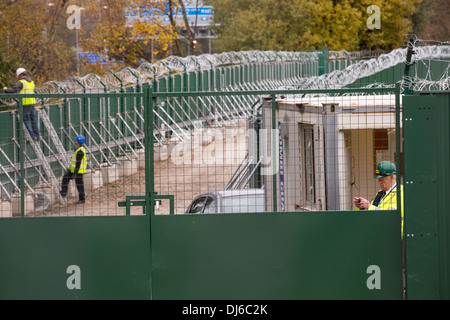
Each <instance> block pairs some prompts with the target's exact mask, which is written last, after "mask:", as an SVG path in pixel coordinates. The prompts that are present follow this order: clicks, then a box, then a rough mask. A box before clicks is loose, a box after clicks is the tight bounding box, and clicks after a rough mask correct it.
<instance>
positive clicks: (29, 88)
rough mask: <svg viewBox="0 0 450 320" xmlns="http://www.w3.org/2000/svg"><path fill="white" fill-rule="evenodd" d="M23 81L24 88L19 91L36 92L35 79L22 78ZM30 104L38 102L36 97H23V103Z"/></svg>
mask: <svg viewBox="0 0 450 320" xmlns="http://www.w3.org/2000/svg"><path fill="white" fill-rule="evenodd" d="M20 82H22V84H23V86H22V90H20V91H19V93H26V94H33V93H34V87H35V85H34V81H31V82H28V81H26V80H20ZM30 104H36V99H35V98H25V99H22V105H24V106H26V105H30Z"/></svg>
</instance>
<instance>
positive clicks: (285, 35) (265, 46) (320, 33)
mask: <svg viewBox="0 0 450 320" xmlns="http://www.w3.org/2000/svg"><path fill="white" fill-rule="evenodd" d="M422 1H423V0H411V1H404V0H341V1H336V0H314V1H312V0H289V1H276V0H208V1H207V3H208V4H210V5H212V6H213V7H214V22H215V24H216V27H215V31H216V33H217V34H218V36H219V39H218V40H217V41H216V42H215V45H216V48H217V50H218V51H239V50H286V51H302V50H316V49H320V48H322V46H323V43H325V45H327V47H329V48H330V49H331V50H347V51H353V50H365V49H393V48H398V47H400V46H401V45H403V44H404V42H405V41H406V40H407V39H408V36H407V34H408V33H410V32H411V31H412V23H411V19H412V16H413V14H415V13H417V8H418V5H419V4H420V3H421V2H422ZM370 5H376V6H378V7H379V8H380V15H381V29H369V28H368V27H367V24H366V22H367V19H368V18H369V17H370V15H369V14H368V13H367V8H368V7H369V6H370Z"/></svg>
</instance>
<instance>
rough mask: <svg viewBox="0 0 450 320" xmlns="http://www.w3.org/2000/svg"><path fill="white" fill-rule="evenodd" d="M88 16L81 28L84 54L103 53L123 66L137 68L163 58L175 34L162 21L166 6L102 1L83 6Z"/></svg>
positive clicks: (137, 0)
mask: <svg viewBox="0 0 450 320" xmlns="http://www.w3.org/2000/svg"><path fill="white" fill-rule="evenodd" d="M86 6H87V8H88V9H89V10H88V11H89V14H90V15H91V17H90V18H91V21H98V23H91V24H90V25H88V26H89V27H90V28H91V30H88V28H83V33H82V40H81V43H82V45H83V47H84V50H87V51H92V52H96V53H104V54H107V55H108V56H109V58H110V59H113V60H117V61H121V62H123V63H124V64H126V65H132V66H133V65H134V66H136V65H139V64H140V61H141V59H145V60H147V61H151V60H154V59H155V58H158V59H160V58H164V57H166V56H167V55H168V53H169V51H170V45H171V43H172V42H173V40H174V38H176V36H177V34H176V32H175V31H174V30H173V28H171V27H170V25H167V24H164V23H163V22H162V21H161V17H162V14H163V12H164V10H165V5H164V3H163V2H161V1H150V0H135V1H133V2H130V1H126V0H103V2H101V3H100V2H90V3H87V4H86ZM152 58H153V59H152Z"/></svg>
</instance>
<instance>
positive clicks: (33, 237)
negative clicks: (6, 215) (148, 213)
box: [0, 216, 151, 300]
mask: <svg viewBox="0 0 450 320" xmlns="http://www.w3.org/2000/svg"><path fill="white" fill-rule="evenodd" d="M0 238H1V241H2V243H4V244H5V243H8V245H2V246H0V256H2V257H4V258H3V259H2V263H0V283H1V284H2V285H1V286H0V299H8V300H10V299H83V300H84V299H150V298H151V291H150V268H149V266H150V254H149V252H150V240H149V223H148V218H147V217H143V216H141V217H75V218H74V217H72V218H68V217H66V218H45V219H4V220H2V221H1V223H0ZM6 257H7V258H6ZM71 266H75V267H72V268H71ZM77 267H78V268H79V269H76V268H77ZM78 275H79V277H78V278H77V276H78ZM78 284H79V287H77V285H78Z"/></svg>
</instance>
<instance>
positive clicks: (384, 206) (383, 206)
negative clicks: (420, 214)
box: [369, 185, 405, 238]
mask: <svg viewBox="0 0 450 320" xmlns="http://www.w3.org/2000/svg"><path fill="white" fill-rule="evenodd" d="M400 192H401V196H402V200H401V201H402V210H401V217H402V225H401V230H402V238H403V219H404V213H403V212H404V211H403V210H404V208H405V206H404V204H403V202H404V201H403V199H404V193H403V186H402V185H401V186H400ZM374 200H375V199H374ZM369 210H397V187H395V188H394V189H392V190H391V192H389V193H388V194H387V195H385V196H384V197H383V198H382V199H381V200H380V203H378V206H374V205H373V200H372V203H371V204H370V206H369Z"/></svg>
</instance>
